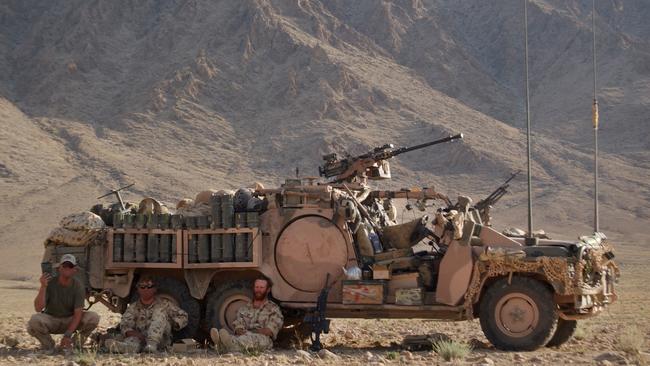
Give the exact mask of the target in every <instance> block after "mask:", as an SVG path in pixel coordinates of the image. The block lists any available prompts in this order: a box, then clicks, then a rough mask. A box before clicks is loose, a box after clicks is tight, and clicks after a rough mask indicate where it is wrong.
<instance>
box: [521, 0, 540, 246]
mask: <svg viewBox="0 0 650 366" xmlns="http://www.w3.org/2000/svg"><path fill="white" fill-rule="evenodd" d="M524 58H525V73H526V77H525V89H526V152H527V159H526V160H527V163H528V233H527V234H526V239H525V240H526V241H525V243H526V245H528V246H531V245H535V244H537V238H536V237H534V236H533V190H532V171H531V158H530V156H531V152H530V98H529V92H528V89H529V88H528V0H524Z"/></svg>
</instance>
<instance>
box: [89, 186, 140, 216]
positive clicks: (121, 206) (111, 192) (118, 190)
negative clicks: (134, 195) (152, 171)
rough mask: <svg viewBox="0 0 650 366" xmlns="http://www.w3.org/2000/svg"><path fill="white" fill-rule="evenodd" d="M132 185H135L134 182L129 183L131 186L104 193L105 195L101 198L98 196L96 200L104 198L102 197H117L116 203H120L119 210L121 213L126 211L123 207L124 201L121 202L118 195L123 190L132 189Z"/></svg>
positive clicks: (120, 197)
mask: <svg viewBox="0 0 650 366" xmlns="http://www.w3.org/2000/svg"><path fill="white" fill-rule="evenodd" d="M134 185H135V182H134V183H131V184H129V185H126V186H124V187H120V188H118V189H114V190H112V191H110V192H108V193H106V194H105V195H103V196H99V197H97V199H100V198H104V197H108V196H110V195H112V194H114V195H115V197H117V201H118V202H119V203H120V208H121V209H122V211H126V206H125V205H124V201H123V200H122V195H120V191H122V190H124V189H127V188H130V187H133V186H134Z"/></svg>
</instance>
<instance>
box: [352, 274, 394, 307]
mask: <svg viewBox="0 0 650 366" xmlns="http://www.w3.org/2000/svg"><path fill="white" fill-rule="evenodd" d="M385 295H386V285H385V283H384V282H383V281H374V280H367V281H354V280H345V281H343V304H348V305H351V304H368V305H373V304H374V305H380V304H383V303H384V296H385Z"/></svg>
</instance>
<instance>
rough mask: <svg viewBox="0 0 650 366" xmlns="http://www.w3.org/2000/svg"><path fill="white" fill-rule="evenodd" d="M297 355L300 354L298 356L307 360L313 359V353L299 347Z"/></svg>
mask: <svg viewBox="0 0 650 366" xmlns="http://www.w3.org/2000/svg"><path fill="white" fill-rule="evenodd" d="M296 355H298V357H300V358H303V359H305V360H311V355H310V354H309V352H307V351H303V350H301V349H299V350H297V351H296Z"/></svg>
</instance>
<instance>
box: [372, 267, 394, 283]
mask: <svg viewBox="0 0 650 366" xmlns="http://www.w3.org/2000/svg"><path fill="white" fill-rule="evenodd" d="M372 279H373V280H390V268H388V266H387V265H380V264H373V265H372Z"/></svg>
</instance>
